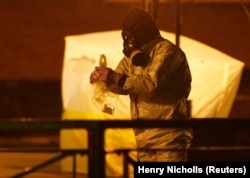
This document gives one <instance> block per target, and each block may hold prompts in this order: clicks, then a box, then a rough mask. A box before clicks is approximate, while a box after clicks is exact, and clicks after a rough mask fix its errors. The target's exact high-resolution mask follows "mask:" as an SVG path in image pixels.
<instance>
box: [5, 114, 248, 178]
mask: <svg viewBox="0 0 250 178" xmlns="http://www.w3.org/2000/svg"><path fill="white" fill-rule="evenodd" d="M174 127H178V128H192V129H194V130H195V129H201V128H202V129H204V131H205V130H206V129H210V128H213V129H225V128H226V129H233V130H235V129H236V130H239V129H249V128H250V120H249V119H214V118H206V119H204V118H203V119H190V120H167V121H166V120H157V121H155V120H58V119H53V118H51V119H49V118H48V119H47V120H39V121H36V120H32V121H19V120H18V119H17V120H11V121H8V120H1V121H0V131H10V130H12V131H24V130H25V131H28V130H32V131H47V130H61V129H86V130H87V131H88V137H87V138H88V147H87V148H88V149H86V150H85V149H82V150H54V151H60V152H61V154H60V155H58V156H56V157H54V158H52V159H51V160H48V161H45V162H44V163H41V164H40V165H37V166H35V167H33V169H31V170H28V171H26V172H24V173H20V174H17V175H15V176H13V178H19V177H22V176H23V175H26V174H28V173H30V172H33V171H35V170H38V169H40V168H41V167H44V166H45V165H48V164H51V163H54V162H56V161H58V160H61V159H63V158H64V157H66V156H73V158H75V155H76V154H79V153H80V154H87V155H88V177H89V178H104V177H105V154H106V152H105V150H104V143H105V136H104V132H105V130H106V129H110V128H174ZM0 151H1V150H0ZM2 151H3V150H2ZM19 151H21V150H19ZM23 151H25V150H23ZM26 151H27V150H26ZM51 151H53V150H51ZM129 151H130V150H117V152H122V153H123V154H125V155H126V156H125V159H124V160H125V161H124V164H125V165H124V171H125V172H124V177H127V176H128V175H127V174H128V173H127V172H126V169H127V168H126V166H127V164H128V163H131V162H132V161H133V160H131V159H130V158H129V156H128V152H129ZM75 167H76V165H75V161H73V170H75ZM96 170H98V171H96ZM73 173H74V174H75V171H73ZM74 174H73V176H74Z"/></svg>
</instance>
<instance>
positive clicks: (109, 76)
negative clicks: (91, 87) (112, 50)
mask: <svg viewBox="0 0 250 178" xmlns="http://www.w3.org/2000/svg"><path fill="white" fill-rule="evenodd" d="M126 78H127V76H126V75H124V74H119V73H116V72H115V71H113V70H112V69H110V68H106V67H99V66H97V67H95V71H94V72H92V74H91V75H90V83H91V84H92V83H93V82H95V81H101V82H104V83H107V84H115V85H118V86H120V87H122V86H123V85H124V83H125V80H126Z"/></svg>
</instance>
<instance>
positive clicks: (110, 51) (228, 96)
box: [60, 30, 244, 176]
mask: <svg viewBox="0 0 250 178" xmlns="http://www.w3.org/2000/svg"><path fill="white" fill-rule="evenodd" d="M161 34H162V36H164V37H166V38H167V39H169V40H170V41H173V42H174V39H175V35H174V34H173V33H168V32H165V31H161ZM180 40H181V41H180V44H181V48H182V49H183V51H184V52H185V53H186V56H187V58H188V62H189V65H190V69H191V73H192V77H193V81H192V90H191V93H190V96H189V99H190V100H191V101H192V111H191V112H192V116H193V118H194V119H202V118H208V117H209V118H210V117H213V118H227V117H228V116H229V113H230V110H231V107H232V104H233V101H234V99H235V96H236V93H237V90H238V86H239V83H240V79H241V74H242V71H243V67H244V63H243V62H241V61H239V60H237V59H235V58H232V57H230V56H228V55H226V54H224V53H222V52H220V51H218V50H216V49H214V48H212V47H209V46H207V45H205V44H203V43H200V42H198V41H195V40H192V39H190V38H187V37H185V36H181V38H180ZM101 54H105V55H106V57H107V61H108V67H111V68H115V67H116V65H117V64H118V62H119V61H120V59H121V58H122V57H123V54H122V38H121V31H119V30H117V31H106V32H98V33H90V34H82V35H74V36H67V37H65V54H64V64H63V73H62V98H63V108H64V113H63V118H62V119H129V98H128V97H127V96H119V97H118V102H117V107H116V109H115V113H114V115H113V116H110V115H107V114H104V113H102V112H101V111H100V110H98V109H97V108H96V107H95V105H94V104H93V102H92V95H91V91H92V86H91V84H90V83H89V76H90V73H91V72H92V71H93V69H94V67H95V66H97V65H98V62H99V58H100V55H101ZM86 135H87V132H86V131H84V130H63V131H62V132H61V142H60V143H61V148H86V147H87V140H86ZM105 136H106V142H105V149H106V150H107V151H109V150H114V149H118V148H135V140H134V136H133V132H132V130H131V129H109V130H107V132H106V135H105ZM132 156H136V153H132ZM77 160H78V167H77V171H78V172H83V173H87V165H86V164H87V157H86V156H83V157H79V158H78V159H77ZM106 160H107V167H106V174H107V175H113V176H114V175H121V174H122V159H121V156H119V155H115V154H112V155H107V157H106ZM71 167H72V166H71V160H70V159H65V161H63V162H62V170H64V171H71Z"/></svg>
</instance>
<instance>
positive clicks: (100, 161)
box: [88, 127, 105, 178]
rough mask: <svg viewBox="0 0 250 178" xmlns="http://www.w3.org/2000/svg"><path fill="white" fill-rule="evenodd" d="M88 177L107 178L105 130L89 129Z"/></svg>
mask: <svg viewBox="0 0 250 178" xmlns="http://www.w3.org/2000/svg"><path fill="white" fill-rule="evenodd" d="M88 150H89V154H88V177H89V178H104V177H105V152H104V129H103V128H98V127H97V128H90V129H88Z"/></svg>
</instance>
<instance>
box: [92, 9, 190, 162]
mask: <svg viewBox="0 0 250 178" xmlns="http://www.w3.org/2000/svg"><path fill="white" fill-rule="evenodd" d="M122 38H123V53H124V55H125V56H124V58H123V59H122V60H121V61H120V62H119V64H118V66H117V67H116V69H115V70H112V69H111V68H105V67H99V66H98V67H95V70H94V71H93V72H92V74H91V75H90V83H93V82H95V81H102V82H105V83H106V85H107V86H108V88H109V89H110V90H111V91H113V92H115V93H119V94H128V95H129V97H130V110H131V118H132V119H139V120H149V119H154V120H170V119H183V120H184V119H189V118H191V116H190V111H189V109H188V105H187V98H188V96H189V93H190V90H191V81H192V77H191V72H190V69H189V65H188V61H187V59H186V56H185V53H184V52H183V51H182V50H181V49H180V48H178V47H177V46H176V45H174V44H173V43H172V42H170V41H169V40H167V39H164V38H163V37H162V36H161V35H160V31H159V29H158V28H157V25H156V23H155V21H154V20H153V18H152V17H151V16H150V14H148V13H147V12H146V11H144V10H143V9H141V8H140V7H132V8H130V9H129V10H128V12H127V15H126V16H125V18H124V21H123V26H122ZM134 134H135V137H136V143H137V147H138V150H139V151H138V161H140V162H145V161H151V162H157V161H158V162H180V161H187V153H188V149H189V148H190V145H191V141H192V138H193V133H192V130H191V129H181V128H152V129H151V128H150V129H143V128H134ZM150 149H151V150H150Z"/></svg>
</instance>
